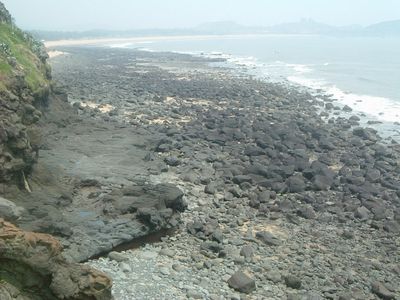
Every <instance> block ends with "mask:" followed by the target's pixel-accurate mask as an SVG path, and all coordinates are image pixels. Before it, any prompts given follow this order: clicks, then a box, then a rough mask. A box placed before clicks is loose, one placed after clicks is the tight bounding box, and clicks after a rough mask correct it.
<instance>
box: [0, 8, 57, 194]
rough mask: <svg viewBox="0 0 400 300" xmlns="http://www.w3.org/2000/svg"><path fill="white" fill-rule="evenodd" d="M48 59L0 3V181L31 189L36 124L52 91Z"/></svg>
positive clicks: (37, 44) (38, 139)
mask: <svg viewBox="0 0 400 300" xmlns="http://www.w3.org/2000/svg"><path fill="white" fill-rule="evenodd" d="M47 58H48V55H47V53H46V51H45V48H44V46H43V44H42V43H41V42H38V41H36V40H35V39H34V38H33V37H31V36H30V35H29V34H27V33H25V32H23V31H22V30H20V29H19V28H18V27H16V26H15V25H14V24H13V22H12V18H11V15H10V13H9V12H8V11H7V9H6V8H5V7H4V5H3V4H2V3H1V2H0V183H1V182H3V183H4V182H6V183H8V182H11V181H13V182H15V183H19V184H22V186H24V187H25V188H26V189H28V190H29V186H28V184H27V183H26V181H25V180H24V179H25V176H26V174H28V173H30V171H31V168H32V165H33V164H34V163H35V161H36V159H37V151H38V145H39V142H40V133H39V130H38V129H37V127H36V123H37V121H38V120H39V119H40V117H41V115H42V113H41V111H40V107H42V106H43V105H46V101H47V97H48V95H49V91H50V79H51V72H50V67H49V65H48V64H47V62H46V60H47Z"/></svg>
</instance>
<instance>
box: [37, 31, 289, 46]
mask: <svg viewBox="0 0 400 300" xmlns="http://www.w3.org/2000/svg"><path fill="white" fill-rule="evenodd" d="M262 36H281V35H278V34H231V35H177V36H144V37H130V38H99V39H76V40H57V41H44V45H45V46H46V47H47V48H54V47H61V46H83V45H105V44H123V43H147V42H152V41H200V40H223V39H243V38H255V37H262ZM285 36H290V35H285Z"/></svg>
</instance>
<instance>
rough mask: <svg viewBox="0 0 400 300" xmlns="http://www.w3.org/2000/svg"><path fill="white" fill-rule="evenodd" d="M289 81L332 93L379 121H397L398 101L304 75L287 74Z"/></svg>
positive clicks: (341, 100) (398, 117) (399, 112)
mask: <svg viewBox="0 0 400 300" xmlns="http://www.w3.org/2000/svg"><path fill="white" fill-rule="evenodd" d="M287 79H288V80H289V81H290V82H293V83H295V84H298V85H302V86H305V87H307V88H311V89H314V90H323V91H325V93H326V94H327V95H332V96H333V98H335V99H337V100H338V101H339V102H340V103H341V104H342V105H348V106H350V107H351V108H352V109H353V110H355V111H359V112H362V113H365V114H367V115H369V116H372V117H374V118H376V119H378V120H380V121H384V122H399V121H400V103H399V102H396V101H394V100H392V99H389V98H385V97H377V96H370V95H361V94H356V93H351V92H345V91H343V90H341V89H340V88H338V87H337V86H335V85H329V84H328V83H327V82H326V81H324V80H315V79H310V78H304V77H297V76H289V77H288V78H287Z"/></svg>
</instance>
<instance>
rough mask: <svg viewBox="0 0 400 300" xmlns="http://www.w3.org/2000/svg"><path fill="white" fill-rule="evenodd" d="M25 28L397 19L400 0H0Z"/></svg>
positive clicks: (134, 26)
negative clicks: (306, 19)
mask: <svg viewBox="0 0 400 300" xmlns="http://www.w3.org/2000/svg"><path fill="white" fill-rule="evenodd" d="M0 1H2V2H3V3H4V4H5V5H6V6H7V8H8V9H9V10H10V12H11V13H12V14H13V16H14V17H15V19H16V21H17V24H18V25H19V26H21V27H22V28H24V29H46V30H88V29H135V28H177V27H192V26H195V25H198V24H200V23H203V22H212V21H235V22H238V23H241V24H244V25H272V24H277V23H282V22H290V21H298V20H300V19H301V18H312V19H314V20H316V21H319V22H324V23H327V24H331V25H350V24H356V23H357V24H361V25H367V24H371V23H376V22H380V21H385V20H393V19H400V0H0Z"/></svg>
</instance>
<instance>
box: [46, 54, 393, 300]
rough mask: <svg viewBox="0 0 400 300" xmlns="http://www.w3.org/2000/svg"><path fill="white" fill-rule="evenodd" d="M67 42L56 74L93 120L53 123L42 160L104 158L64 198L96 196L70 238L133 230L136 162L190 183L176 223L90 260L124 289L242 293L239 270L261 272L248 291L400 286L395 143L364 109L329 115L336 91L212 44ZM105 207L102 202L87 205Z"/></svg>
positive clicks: (184, 186)
mask: <svg viewBox="0 0 400 300" xmlns="http://www.w3.org/2000/svg"><path fill="white" fill-rule="evenodd" d="M59 50H60V51H63V52H68V53H69V55H68V56H67V57H68V59H66V57H64V56H59V57H55V58H54V59H53V60H52V65H53V72H54V78H55V80H56V81H57V82H58V83H59V84H60V85H61V86H65V87H66V92H67V93H68V100H69V103H70V104H73V103H75V104H73V108H74V109H75V111H76V113H77V116H76V118H77V119H78V120H86V121H85V122H83V121H79V122H77V123H72V124H69V125H68V123H65V124H66V127H65V129H62V130H61V131H60V132H59V133H58V134H57V135H55V136H53V135H48V136H49V137H48V150H44V151H42V157H41V161H42V162H44V163H48V164H49V163H52V164H57V165H63V166H64V167H65V170H64V172H66V173H67V174H69V175H70V176H74V177H78V178H79V177H80V176H82V175H85V176H91V177H93V176H94V174H96V177H95V179H96V180H97V182H98V184H99V185H100V186H101V188H99V187H98V186H97V187H96V186H93V187H89V190H87V188H88V187H83V188H81V189H82V190H81V189H78V191H81V192H79V196H80V197H81V198H78V199H79V201H77V200H78V199H76V198H75V197H76V196H74V198H73V203H74V206H67V211H68V209H73V210H74V211H83V212H85V214H83V215H82V216H81V217H80V219H79V222H80V223H79V225H74V226H72V227H71V228H73V230H74V232H73V234H72V235H71V236H70V237H67V238H66V237H63V238H62V240H63V241H64V242H65V243H66V245H67V249H66V251H67V253H71V252H72V253H73V252H74V251H77V250H78V251H81V249H84V250H85V251H86V250H91V251H92V252H96V251H99V250H100V249H103V250H104V248H102V247H104V246H105V244H104V245H102V246H101V245H100V247H99V245H98V242H97V241H99V240H102V241H104V240H109V239H110V237H113V236H115V235H119V234H121V233H125V234H126V233H129V232H132V227H130V226H133V224H131V223H130V224H129V226H128V227H127V228H120V227H119V225H118V224H120V223H121V222H124V221H123V220H124V218H126V217H127V215H126V210H124V206H125V205H128V207H129V205H131V204H130V203H131V202H130V201H133V199H132V198H130V196H129V195H132V192H131V191H130V188H131V185H132V184H139V183H137V177H138V175H136V174H137V173H138V171H139V170H140V168H138V165H140V167H141V168H143V169H142V171H141V172H142V173H141V175H140V177H141V178H142V179H143V181H146V182H148V183H150V184H172V185H174V186H176V187H178V188H179V189H180V190H181V191H182V192H183V194H184V199H185V201H186V202H187V204H188V208H187V209H186V210H185V211H184V212H181V213H180V216H181V223H178V225H177V232H176V234H175V235H173V236H166V237H164V238H162V240H161V241H160V242H159V243H157V244H154V245H146V246H144V247H140V248H138V249H135V250H128V251H122V252H117V253H115V252H111V253H109V255H108V256H107V257H104V258H100V259H98V260H93V261H89V262H88V264H89V265H91V266H93V267H96V268H98V269H101V270H102V271H104V272H106V273H107V274H108V275H110V276H111V277H112V278H113V280H114V287H113V293H114V296H115V297H116V299H118V300H120V299H121V300H123V299H135V297H136V299H159V298H162V295H164V296H165V295H166V296H168V297H169V298H171V299H180V298H183V299H184V298H190V297H192V298H198V299H202V298H203V299H226V298H232V297H234V298H235V297H236V298H237V299H239V298H240V297H245V296H246V293H247V292H243V291H244V290H242V291H240V290H239V291H237V290H234V289H233V288H232V287H231V286H230V285H229V283H228V281H229V279H230V278H231V277H232V276H234V275H235V274H236V276H242V275H240V274H239V275H238V274H237V272H239V271H245V274H248V275H246V276H248V278H247V277H246V278H247V280H249V281H250V282H254V283H255V284H256V288H255V289H253V288H252V289H251V292H250V294H248V295H247V296H246V297H248V298H249V299H262V297H267V298H268V299H284V298H288V297H314V298H315V297H320V298H322V297H330V298H333V299H335V297H336V298H338V297H344V296H347V298H355V299H368V298H373V297H374V295H375V292H374V290H375V289H374V288H373V287H375V286H377V285H379V286H382V285H383V286H385V287H387V288H389V289H390V293H393V294H394V295H396V297H397V295H398V294H399V293H400V290H399V289H398V288H396V287H393V286H392V285H390V282H393V280H395V279H394V278H396V273H393V272H392V271H391V270H392V267H393V266H394V265H395V264H396V259H395V257H396V255H395V254H394V251H395V250H394V249H397V247H398V245H399V242H400V241H399V240H398V238H396V236H397V233H398V232H400V225H399V223H398V221H397V220H398V212H397V210H396V209H398V208H399V203H400V201H399V196H398V194H397V193H398V188H397V185H396V183H397V182H400V179H399V178H398V174H397V173H396V168H398V164H397V158H398V157H399V156H400V149H399V147H398V146H396V145H383V144H382V139H381V138H380V137H379V136H378V135H376V132H374V131H372V130H369V129H365V128H360V127H359V125H358V122H357V121H355V120H349V119H348V118H346V119H345V118H342V119H341V118H339V119H337V120H334V121H333V122H331V123H327V122H325V121H323V120H322V119H321V116H320V112H319V111H318V110H317V109H314V106H315V107H323V106H325V104H326V103H330V102H331V100H329V99H325V100H326V101H324V100H318V99H317V98H315V97H314V96H312V95H311V94H310V93H307V92H306V91H301V90H299V89H297V88H289V87H286V86H280V85H277V84H272V83H265V82H260V81H258V80H253V79H250V78H248V77H241V76H233V74H232V73H231V72H230V71H226V70H224V69H216V68H214V67H212V66H209V63H210V62H212V60H209V59H206V58H200V57H197V58H196V57H193V56H189V55H180V54H176V53H151V52H143V51H135V50H134V51H130V50H129V51H127V50H126V49H107V48H98V47H94V48H88V47H82V48H79V47H77V48H74V47H69V48H68V47H65V48H60V49H59ZM116 52H117V53H118V55H115V53H116ZM104 61H107V64H106V65H105V64H104V63H103V62H104ZM77 74H79V75H77ZM110 108H111V110H110ZM311 108H312V109H311ZM89 120H90V123H93V124H94V125H95V127H94V128H93V127H92V125H90V123H89ZM82 122H83V123H82ZM50 132H51V131H50ZM91 133H95V136H92V135H91ZM60 136H61V137H63V138H62V142H60V141H59V138H60ZM143 137H146V139H144V138H143ZM139 141H140V142H139ZM132 144H134V146H132ZM388 146H390V147H388ZM109 151H113V152H114V153H116V155H114V156H112V155H110V153H109ZM98 158H102V160H101V161H99V159H98ZM39 161H40V160H39ZM129 165H132V166H134V168H133V169H129V168H128V167H129ZM148 169H151V170H150V172H148V171H147V170H148ZM144 170H146V171H144ZM89 178H90V177H89ZM141 184H142V183H141ZM120 185H123V186H124V188H123V189H121V190H119V189H118V188H116V186H120ZM93 189H94V190H93ZM89 192H90V197H88V195H89ZM75 193H76V192H75ZM82 206H83V207H84V208H85V209H83V208H82ZM92 207H95V208H96V209H95V211H94V213H95V216H93V215H92V216H90V215H89V216H86V214H87V213H88V212H90V211H91V209H92ZM125 207H126V206H125ZM116 209H117V210H116ZM120 209H122V210H120ZM125 209H126V208H125ZM104 211H106V212H110V211H111V212H114V214H113V215H112V218H113V222H115V223H111V224H109V223H107V222H109V221H108V220H109V218H110V216H109V215H107V214H104ZM399 212H400V211H399ZM134 215H135V214H133V216H134ZM66 217H67V219H66V221H67V222H71V221H74V219H73V218H72V216H71V215H69V214H66ZM94 217H95V218H94ZM93 218H94V219H93ZM154 218H156V214H155V215H154ZM104 220H107V222H104ZM94 221H96V222H94ZM99 221H103V222H104V224H102V223H99ZM105 224H107V226H106V225H105ZM109 225H110V226H109ZM96 226H97V227H96ZM113 226H115V227H113ZM104 227H106V228H108V229H107V230H104V229H103V228H104ZM109 230H110V232H112V234H110V233H108V231H109ZM121 236H122V235H121ZM82 240H85V243H82ZM114 242H117V240H115V241H114ZM112 249H113V248H107V251H110V250H112ZM388 253H389V254H388ZM358 257H367V258H368V259H367V260H359V259H357V258H358ZM369 259H371V260H373V261H378V262H379V269H380V273H379V274H377V273H374V270H375V265H374V264H371V263H369ZM299 262H300V263H299ZM332 266H334V267H332ZM349 268H350V269H351V270H352V275H351V280H347V279H346V278H348V275H349V274H348V270H349ZM321 278H324V280H323V281H321V280H320V279H321ZM338 278H344V280H338ZM293 282H295V284H294V283H293ZM292 283H293V284H292ZM326 283H329V289H327V287H326ZM299 285H300V288H299Z"/></svg>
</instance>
